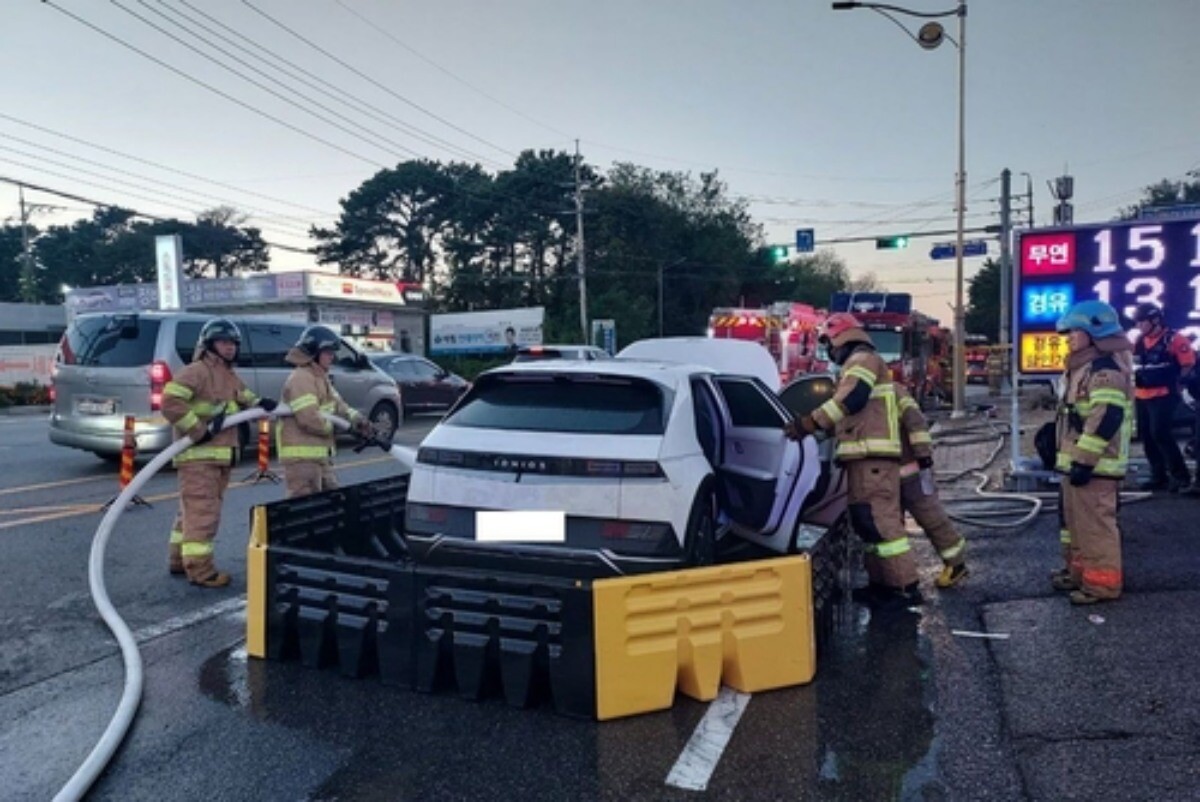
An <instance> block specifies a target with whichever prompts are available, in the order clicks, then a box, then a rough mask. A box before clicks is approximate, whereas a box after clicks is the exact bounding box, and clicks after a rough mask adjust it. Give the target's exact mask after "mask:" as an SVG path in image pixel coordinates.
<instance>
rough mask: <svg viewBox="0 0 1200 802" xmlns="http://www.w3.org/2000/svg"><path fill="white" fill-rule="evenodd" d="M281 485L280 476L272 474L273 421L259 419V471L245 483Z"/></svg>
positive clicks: (251, 475) (247, 478)
mask: <svg viewBox="0 0 1200 802" xmlns="http://www.w3.org/2000/svg"><path fill="white" fill-rule="evenodd" d="M263 480H266V481H268V482H274V483H275V484H278V483H279V476H278V475H276V474H275V473H272V472H271V421H270V419H268V418H259V419H258V470H257V471H255V472H254V473H252V474H250V475H249V476H247V477H246V478H245V479H244V480H243V481H246V482H250V481H252V482H254V484H258V483H259V482H261V481H263Z"/></svg>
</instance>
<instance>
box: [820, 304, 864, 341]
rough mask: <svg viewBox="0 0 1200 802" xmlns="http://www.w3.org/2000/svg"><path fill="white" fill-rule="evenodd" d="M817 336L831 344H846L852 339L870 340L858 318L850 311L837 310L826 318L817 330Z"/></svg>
mask: <svg viewBox="0 0 1200 802" xmlns="http://www.w3.org/2000/svg"><path fill="white" fill-rule="evenodd" d="M817 338H818V339H820V340H827V341H828V342H829V344H830V345H833V346H839V345H844V344H845V343H847V342H849V341H850V340H861V341H863V342H869V340H868V339H867V336H866V332H864V331H863V327H862V324H861V323H859V322H858V318H856V317H855V316H854V315H852V314H850V313H849V312H835V313H834V314H832V315H830V316H829V317H828V318H826V319H825V322H824V323H822V324H821V328H820V329H819V331H818V332H817Z"/></svg>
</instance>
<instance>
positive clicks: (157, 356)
mask: <svg viewBox="0 0 1200 802" xmlns="http://www.w3.org/2000/svg"><path fill="white" fill-rule="evenodd" d="M214 317H224V318H226V319H228V320H231V321H233V323H234V324H235V325H237V327H238V329H239V330H240V331H241V333H242V347H241V350H240V351H239V353H238V361H237V372H238V375H239V376H241V377H242V379H243V381H245V382H246V384H248V385H249V386H250V389H252V390H254V392H255V393H257V394H258V395H260V396H266V397H268V398H275V399H278V398H279V394H280V392H281V391H282V389H283V383H284V381H285V380H286V379H287V377H288V374H289V373H291V370H292V366H291V365H289V364H287V363H286V362H285V361H284V355H285V354H287V352H288V349H290V348H291V347H292V346H293V345H295V344H296V341H297V340H299V339H300V333H301V332H303V331H304V329H305V328H306V324H304V323H301V322H299V321H296V320H294V319H292V320H289V319H270V318H265V317H264V318H257V317H239V316H237V315H213V314H197V313H188V312H144V313H99V314H85V315H80V316H79V317H76V318H75V319H74V320H73V321H72V322H71V325H70V326H68V328H67V331H66V333H65V334H64V335H63V338H62V341H61V343H60V344H59V353H58V357H57V361H56V364H55V368H54V376H53V379H52V381H51V392H52V393H53V397H54V406H53V409H52V412H51V414H50V441H51V442H52V443H57V444H59V445H63V446H70V447H72V448H80V449H83V450H85V451H92V452H94V453H96V454H98V455H100V456H101V457H103V458H105V459H117V458H119V457H120V455H121V444H122V441H123V433H124V426H125V416H126V415H133V416H134V418H135V423H134V432H135V435H136V438H137V448H138V452H139V453H142V454H145V453H153V452H157V451H161V450H163V449H164V448H166V447H167V446H169V445H170V444H171V440H172V433H171V427H170V425H169V424H168V423H167V421H166V419H165V418H163V417H162V412H161V411H160V410H161V406H162V391H163V387H164V386H165V385H166V383H167V382H169V381H170V380H171V377H172V376H174V375H176V374H178V373H179V371H180V370H182V369H183V367H184V365H186V364H188V363H189V362H191V361H192V356H193V354H194V353H195V349H196V343H197V341H198V340H199V338H200V329H201V327H202V326H203V325H204V324H205V323H207V322H208V321H209V320H212V319H213V318H214ZM330 380H331V381H332V382H333V384H334V385H335V386H336V387H337V390H338V392H339V393H340V394H341V396H342V398H344V399H345V400H346V403H347V404H349V405H350V406H352V407H354V408H355V409H357V410H359V411H361V412H362V413H364V414H366V415H368V416H370V418H371V421H372V422H373V423H374V424H375V427H376V429H377V430H378V431H379V432H380V434H391V433H392V432H394V431H395V430H396V429H397V428H398V427H399V426H400V424H401V423H402V422H403V417H404V411H403V410H404V404H403V402H402V400H401V397H400V388H399V387H398V385H397V384H396V381H395V380H394V379H393V378H392V377H391V376H389V375H388V374H386V373H384V372H383V371H382V370H380V369H379V368H377V367H375V366H374V365H373V364H372V363H371V361H370V360H368V359H367V357H366V356H365V355H364V354H361V353H359V352H358V351H356V350H355V349H354V348H352V347H351V346H350V345H348V344H346V343H345V342H343V343H342V344H341V347H340V348H339V349H338V353H337V359H336V361H335V362H334V365H333V369H332V370H331V371H330ZM249 442H250V431H249V427H245V426H243V431H242V443H243V444H246V443H249Z"/></svg>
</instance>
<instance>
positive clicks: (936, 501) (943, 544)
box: [900, 473, 967, 565]
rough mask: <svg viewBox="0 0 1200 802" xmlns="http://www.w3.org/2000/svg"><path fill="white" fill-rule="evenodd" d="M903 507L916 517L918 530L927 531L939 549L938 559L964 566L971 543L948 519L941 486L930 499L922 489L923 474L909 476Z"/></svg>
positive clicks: (903, 482) (902, 493)
mask: <svg viewBox="0 0 1200 802" xmlns="http://www.w3.org/2000/svg"><path fill="white" fill-rule="evenodd" d="M900 504H901V506H902V507H903V509H904V511H905V512H907V513H908V514H909V515H911V516H912V517H913V520H915V521H916V522H917V526H919V527H921V529H923V530H925V535H926V537H928V538H929V542H930V543H932V544H933V547H934V548H935V549H937V553H938V556H939V557H941V558H942V562H943V563H944V564H946V565H962V564H963V560H964V554H963V553H964V552H965V551H966V549H967V541H966V540H965V539H964V538H963V536H962V535H960V534H959V533H958V530H956V529H955V528H954V524H953V523H951V522H950V517H949V516H948V515H946V509H945V508H944V507H943V506H942V500H941V498H939V497H938V491H937V486H936V485H935V486H934V488H933V492H932V493H930V494H929V495H926V494H925V491H924V490H923V489H922V488H921V474H919V473H918V474H914V475H913V476H906V477H904V478H903V479H901V480H900Z"/></svg>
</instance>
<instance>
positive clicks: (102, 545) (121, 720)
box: [54, 404, 415, 802]
mask: <svg viewBox="0 0 1200 802" xmlns="http://www.w3.org/2000/svg"><path fill="white" fill-rule="evenodd" d="M291 414H292V411H291V410H290V409H289V408H288V406H287V405H286V404H279V405H278V406H277V407H276V408H275V409H274V410H273V411H271V412H267V411H266V410H264V409H261V408H254V409H248V410H245V411H243V412H238V413H237V414H235V415H230V416H229V417H228V418H226V419H225V423H224V425H223V426H222V429H228V428H229V427H231V426H236V425H238V424H241V423H247V422H249V421H254V420H258V419H259V418H280V417H286V416H289V415H291ZM321 414H322V415H323V416H324V417H325V419H326V420H328V421H329V422H330V423H332V424H333V425H334V426H335V427H336V428H338V429H340V430H342V431H346V430H349V429H350V423H349V422H348V421H346V420H344V419H342V418H339V417H337V416H335V415H329V414H327V413H321ZM191 445H192V439H191V438H190V437H184V438H182V439H180V440H177V441H175V442H174V443H172V444H171V446H170V447H169V448H167V449H166V450H164V451H163V452H162V453H161V454H159V455H158V456H156V457H155V458H154V459H153V460H151V461H150V462H149V464H147V465H146V466H145V467H144V468H142V469H141V470H140V471H138V472H137V475H136V476H134V477H133V479H132V480H131V481H130V483H129V484H128V485H126V486H125V489H124V490H122V491H121V494H120V495H119V496H117V498H116V500H114V501H113V502H112V504H110V505H109V507H108V512H106V513H105V514H104V518H102V519H101V520H100V526H99V527H98V528H97V529H96V536H95V538H93V540H92V551H91V555H90V557H89V558H88V585H89V586H90V587H91V591H92V601H93V602H95V604H96V609H97V611H99V613H100V617H101V618H103V619H104V623H105V624H107V625H108V628H109V629H110V630H112V633H113V635H114V636H115V637H116V639H117V644H118V645H119V646H120V647H121V657H122V659H123V660H124V662H125V690H124V691H122V693H121V701H120V702H119V703H118V704H117V711H116V712H115V713H114V714H113V717H112V720H110V721H109V723H108V727H107V728H106V729H105V730H104V734H103V735H101V736H100V740H98V741H97V742H96V745H95V746H94V747H92V751H91V753H89V754H88V756H87V758H85V759H84V761H83V763H82V764H80V766H79V768H78V769H76V770H75V773H74V774H73V775H72V776H71V779H70V780H68V781H67V784H66V785H64V786H63V787H62V790H60V791H59V792H58V793H57V794H56V795H55V797H54V800H55V802H68V800H69V801H70V802H75V800H79V799H82V798H83V795H84V794H86V793H87V791H88V789H89V788H91V786H92V783H94V782H95V781H96V778H98V777H99V776H100V773H101V772H103V771H104V769H105V767H106V766H107V765H108V763H109V761H110V760H112V756H113V755H114V754H115V753H116V751H117V748H118V747H120V745H121V742H122V741H123V740H124V739H125V735H126V733H128V732H129V727H130V726H131V725H132V724H133V718H134V716H135V715H136V713H137V709H138V705H139V704H140V703H141V700H142V682H143V676H142V655H141V653H140V652H139V651H138V647H137V642H136V641H135V640H134V638H133V632H131V631H130V629H129V626H128V625H127V624H126V623H125V621H124V619H122V618H121V616H120V615H119V614H118V613H117V610H116V608H115V607H113V604H112V601H111V600H110V599H109V596H108V588H107V587H106V586H105V583H104V552H105V549H106V548H107V547H108V540H109V538H110V537H111V536H112V531H113V529H114V527H115V526H116V524H117V521H118V519H120V517H121V513H123V512H124V511H125V507H126V505H128V504H129V503H130V502H131V501H133V499H134V497H135V496H137V494H138V491H139V490H141V489H142V487H143V486H144V485H145V484H146V483H147V482H148V481H150V479H151V478H152V477H153V476H154V475H155V474H156V473H158V472H159V471H160V470H162V467H163V466H164V465H166V464H167V463H168V462H169V461H170V460H171V459H172V458H173V457H175V455H177V454H178V453H179V452H181V451H183V450H184V449H186V448H188V447H189V446H191ZM380 445H381V446H382V445H383V444H380ZM388 453H389V454H390V455H391V456H392V457H393V458H395V459H396V460H397V461H398V462H400V463H401V464H403V465H405V466H407V467H408V468H410V469H411V468H412V466H413V462H414V458H415V453H414V451H413V449H411V448H406V447H404V446H397V445H393V446H391V448H390V449H388Z"/></svg>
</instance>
